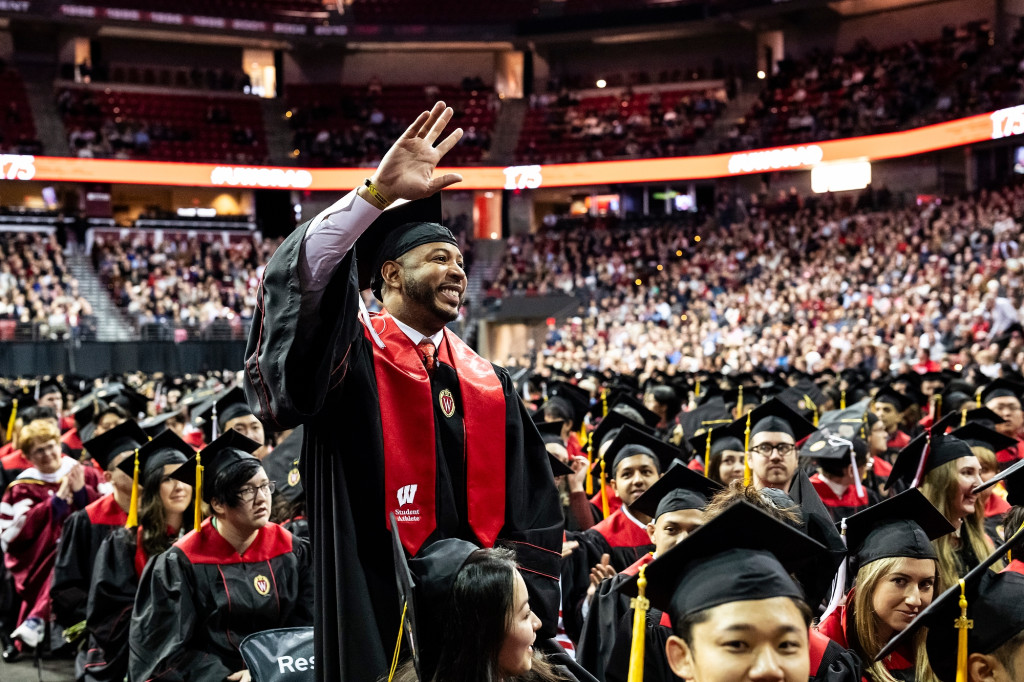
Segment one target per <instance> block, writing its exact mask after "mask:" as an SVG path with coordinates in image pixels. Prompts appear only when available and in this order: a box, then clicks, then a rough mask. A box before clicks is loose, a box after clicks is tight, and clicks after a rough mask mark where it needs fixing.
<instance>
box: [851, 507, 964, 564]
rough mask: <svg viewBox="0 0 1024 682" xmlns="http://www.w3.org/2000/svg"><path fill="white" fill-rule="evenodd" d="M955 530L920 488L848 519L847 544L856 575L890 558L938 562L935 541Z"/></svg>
mask: <svg viewBox="0 0 1024 682" xmlns="http://www.w3.org/2000/svg"><path fill="white" fill-rule="evenodd" d="M955 530H956V528H955V527H954V526H953V524H951V523H950V522H949V521H948V520H947V519H946V517H945V516H943V515H942V512H940V511H939V510H938V509H936V508H935V505H933V504H932V503H931V502H929V501H928V498H927V497H925V496H924V493H922V492H921V491H920V490H919V489H917V488H910V489H909V490H905V491H904V492H902V493H900V494H899V495H896V496H895V497H890V498H889V499H887V500H884V501H882V502H879V503H878V504H876V505H873V506H871V507H868V508H867V509H865V510H864V511H861V512H857V513H856V514H854V515H853V516H850V517H849V518H847V519H846V544H847V546H848V547H849V549H850V560H851V564H852V566H853V568H854V571H856V570H859V569H860V568H861V567H862V566H864V565H866V564H869V563H871V562H872V561H878V560H879V559H888V558H891V557H906V558H910V559H937V558H938V556H937V555H936V553H935V547H934V546H933V545H932V540H937V539H938V538H941V537H942V536H943V535H948V534H949V533H952V532H954V531H955Z"/></svg>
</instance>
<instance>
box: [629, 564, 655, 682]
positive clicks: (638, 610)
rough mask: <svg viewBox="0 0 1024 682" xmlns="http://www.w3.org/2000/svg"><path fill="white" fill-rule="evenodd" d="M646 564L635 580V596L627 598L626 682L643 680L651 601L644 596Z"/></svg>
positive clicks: (645, 589) (641, 681)
mask: <svg viewBox="0 0 1024 682" xmlns="http://www.w3.org/2000/svg"><path fill="white" fill-rule="evenodd" d="M646 570H647V566H641V567H640V574H639V577H637V580H636V587H637V596H636V597H635V598H634V599H630V600H629V605H630V607H632V609H633V642H632V644H631V645H630V647H629V674H628V675H627V677H626V682H643V680H644V643H645V638H646V635H647V609H649V608H650V606H651V603H650V601H648V599H647V597H646V596H644V595H645V592H646V591H647V576H646V575H644V572H645V571H646Z"/></svg>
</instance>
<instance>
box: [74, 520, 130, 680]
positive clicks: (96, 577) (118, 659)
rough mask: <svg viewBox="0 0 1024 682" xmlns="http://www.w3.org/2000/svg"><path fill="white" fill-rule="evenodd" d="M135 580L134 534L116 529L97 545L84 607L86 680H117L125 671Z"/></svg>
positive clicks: (122, 677) (121, 678)
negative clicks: (86, 643) (87, 635)
mask: <svg viewBox="0 0 1024 682" xmlns="http://www.w3.org/2000/svg"><path fill="white" fill-rule="evenodd" d="M138 586H139V580H138V577H137V576H136V575H135V534H134V532H133V531H129V530H126V529H123V528H122V529H119V530H117V531H115V532H114V533H112V534H111V535H110V536H109V537H107V538H106V539H105V540H104V541H103V543H102V544H101V545H100V549H99V552H97V554H96V562H95V564H93V580H92V585H91V586H90V588H89V602H88V605H87V607H86V627H87V628H88V631H89V638H90V639H89V645H88V646H89V648H88V650H87V651H86V658H87V664H88V667H87V672H88V676H87V679H88V680H90V681H96V682H99V681H100V680H110V682H120V680H123V679H124V677H125V675H126V674H127V673H128V629H129V626H130V625H131V620H132V607H133V606H134V604H135V592H136V590H137V589H138Z"/></svg>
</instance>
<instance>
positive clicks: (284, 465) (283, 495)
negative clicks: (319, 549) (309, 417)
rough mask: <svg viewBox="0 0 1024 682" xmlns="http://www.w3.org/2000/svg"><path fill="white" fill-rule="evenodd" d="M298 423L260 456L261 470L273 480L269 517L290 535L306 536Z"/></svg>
mask: <svg viewBox="0 0 1024 682" xmlns="http://www.w3.org/2000/svg"><path fill="white" fill-rule="evenodd" d="M304 429H305V427H303V426H297V427H295V428H294V429H293V430H292V432H291V433H289V434H287V437H286V438H285V439H284V440H282V441H280V442H279V443H278V444H277V446H276V447H275V448H274V449H273V450H272V451H271V453H270V454H269V455H267V456H266V457H264V458H263V470H264V471H266V472H267V476H268V477H269V478H270V480H272V481H276V484H275V485H276V488H275V489H274V502H273V506H272V507H271V509H270V520H271V521H273V522H274V523H280V524H281V525H282V526H284V528H285V529H286V530H288V531H289V532H290V533H291V534H292V535H295V536H297V537H300V538H305V539H307V540H308V539H309V521H307V520H306V491H305V490H304V489H303V488H302V474H301V473H300V470H299V460H300V458H301V457H302V433H303V430H304Z"/></svg>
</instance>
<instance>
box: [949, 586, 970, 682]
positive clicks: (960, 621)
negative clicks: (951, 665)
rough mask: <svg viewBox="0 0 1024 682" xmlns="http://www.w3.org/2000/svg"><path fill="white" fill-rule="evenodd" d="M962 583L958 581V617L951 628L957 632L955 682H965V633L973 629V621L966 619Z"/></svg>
mask: <svg viewBox="0 0 1024 682" xmlns="http://www.w3.org/2000/svg"><path fill="white" fill-rule="evenodd" d="M965 590H966V588H965V586H964V581H963V579H962V578H961V579H960V617H959V618H957V619H956V620H955V621H954V623H953V626H954V627H955V628H956V629H957V630H959V631H960V632H959V634H958V635H957V643H956V682H967V631H968V630H971V629H973V628H974V621H973V620H971V619H970V618H968V617H967V594H966V592H965Z"/></svg>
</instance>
